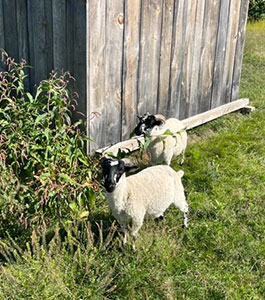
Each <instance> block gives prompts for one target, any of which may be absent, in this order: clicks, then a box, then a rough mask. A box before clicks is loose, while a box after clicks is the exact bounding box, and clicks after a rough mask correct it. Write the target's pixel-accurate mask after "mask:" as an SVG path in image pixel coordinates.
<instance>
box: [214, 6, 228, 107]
mask: <svg viewBox="0 0 265 300" xmlns="http://www.w3.org/2000/svg"><path fill="white" fill-rule="evenodd" d="M229 6H230V0H227V1H221V3H220V9H219V21H218V23H219V24H218V31H217V40H216V52H215V62H214V76H213V84H212V99H211V107H212V108H214V107H217V106H220V105H221V104H222V103H221V99H222V91H223V89H224V85H223V81H222V79H223V74H224V60H225V51H226V42H227V32H228V30H227V29H228V21H229Z"/></svg>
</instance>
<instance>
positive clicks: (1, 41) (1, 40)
mask: <svg viewBox="0 0 265 300" xmlns="http://www.w3.org/2000/svg"><path fill="white" fill-rule="evenodd" d="M0 32H1V34H0V49H5V34H4V33H5V31H4V12H3V0H0ZM3 71H5V66H4V64H3V63H2V60H1V59H0V72H3Z"/></svg>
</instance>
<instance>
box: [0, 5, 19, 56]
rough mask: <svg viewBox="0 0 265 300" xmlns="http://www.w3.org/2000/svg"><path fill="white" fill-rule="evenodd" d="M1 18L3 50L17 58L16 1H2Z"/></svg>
mask: <svg viewBox="0 0 265 300" xmlns="http://www.w3.org/2000/svg"><path fill="white" fill-rule="evenodd" d="M3 17H4V19H3V24H4V37H5V50H6V51H7V53H8V54H9V56H11V57H13V58H18V43H17V40H18V32H17V18H16V0H3ZM1 34H2V32H1Z"/></svg>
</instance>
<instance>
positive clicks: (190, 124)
mask: <svg viewBox="0 0 265 300" xmlns="http://www.w3.org/2000/svg"><path fill="white" fill-rule="evenodd" d="M248 103H249V100H248V99H239V100H237V101H233V102H230V103H227V104H224V105H221V106H219V107H216V108H214V109H211V110H209V111H206V112H204V113H201V114H198V115H195V116H193V117H190V118H187V119H184V120H182V121H181V122H182V123H183V124H184V125H185V127H186V129H191V128H194V127H197V126H199V125H202V124H204V123H206V122H209V121H212V120H214V119H217V118H219V117H221V116H224V115H226V114H228V113H231V112H233V111H236V110H239V109H241V108H242V107H245V106H247V105H248Z"/></svg>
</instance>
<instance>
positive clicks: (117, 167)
mask: <svg viewBox="0 0 265 300" xmlns="http://www.w3.org/2000/svg"><path fill="white" fill-rule="evenodd" d="M101 166H102V170H103V178H104V187H105V189H106V191H107V192H108V193H112V192H113V191H114V190H115V188H116V186H117V185H118V184H119V181H120V178H121V177H122V175H123V174H124V173H125V172H131V171H133V170H135V169H137V167H136V166H134V165H132V163H131V162H130V161H129V160H128V159H114V158H106V157H103V158H102V159H101Z"/></svg>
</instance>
